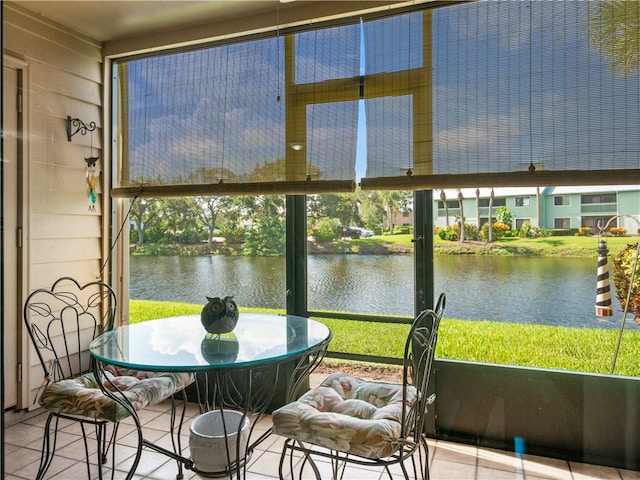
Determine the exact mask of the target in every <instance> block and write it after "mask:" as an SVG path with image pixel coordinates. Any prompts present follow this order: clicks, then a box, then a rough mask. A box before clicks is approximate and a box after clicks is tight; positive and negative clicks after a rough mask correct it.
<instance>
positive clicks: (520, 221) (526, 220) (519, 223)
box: [516, 218, 531, 230]
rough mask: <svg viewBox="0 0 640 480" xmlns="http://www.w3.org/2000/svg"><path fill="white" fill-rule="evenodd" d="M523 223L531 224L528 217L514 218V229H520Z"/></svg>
mask: <svg viewBox="0 0 640 480" xmlns="http://www.w3.org/2000/svg"><path fill="white" fill-rule="evenodd" d="M525 223H529V224H531V219H530V218H516V230H520V229H521V228H522V225H524V224H525Z"/></svg>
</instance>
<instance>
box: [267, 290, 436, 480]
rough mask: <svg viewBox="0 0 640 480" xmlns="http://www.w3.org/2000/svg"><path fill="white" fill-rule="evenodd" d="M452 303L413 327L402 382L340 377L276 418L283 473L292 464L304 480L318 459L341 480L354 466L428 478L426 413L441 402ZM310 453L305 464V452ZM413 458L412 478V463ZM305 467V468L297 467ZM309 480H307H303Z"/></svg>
mask: <svg viewBox="0 0 640 480" xmlns="http://www.w3.org/2000/svg"><path fill="white" fill-rule="evenodd" d="M445 303H446V297H445V295H444V294H441V295H440V297H439V298H438V301H437V303H436V306H435V308H434V309H433V310H425V311H423V312H421V313H420V314H419V315H418V316H417V317H416V318H415V319H414V321H413V323H412V325H411V329H410V331H409V334H408V337H407V340H406V343H405V350H404V366H403V382H402V384H391V383H382V382H371V381H366V380H362V379H360V378H357V377H351V376H348V375H344V374H342V373H340V372H337V373H334V374H332V375H330V376H329V377H328V378H327V379H325V380H324V381H323V382H322V383H321V384H320V386H318V387H316V388H313V389H311V390H310V391H308V392H307V393H305V394H304V395H302V397H300V398H299V399H298V400H297V401H294V402H292V403H289V404H287V405H285V406H283V407H281V408H279V409H277V410H276V411H274V412H273V414H272V420H273V431H274V433H277V434H280V435H283V436H285V437H287V439H286V440H285V442H284V447H283V450H282V456H281V459H280V467H279V475H280V478H281V479H282V478H285V476H284V473H283V469H284V465H285V463H286V460H287V458H288V459H289V474H290V477H287V478H292V479H293V478H296V475H295V472H296V469H297V472H298V478H303V473H304V469H305V468H306V466H307V465H309V466H310V467H311V469H312V470H313V472H314V475H315V477H316V478H317V479H320V478H321V475H320V471H319V470H318V467H317V464H316V463H315V461H314V459H313V457H324V458H328V459H330V460H331V466H332V475H333V478H334V480H337V479H338V478H342V476H343V475H344V472H345V468H346V465H347V464H348V463H352V464H357V465H373V466H376V465H377V466H380V467H384V469H385V471H386V472H387V474H388V475H389V478H393V477H392V474H391V471H390V469H389V467H390V466H392V465H398V466H399V468H400V470H401V472H402V475H403V477H404V478H405V479H407V480H408V479H409V478H412V479H418V478H422V479H428V478H429V461H428V456H429V448H428V445H427V437H426V435H425V433H424V430H425V417H426V414H427V408H428V406H429V405H430V404H432V403H433V402H434V400H435V394H429V391H428V388H429V380H430V377H431V372H432V363H433V357H434V353H435V349H436V342H437V339H438V327H439V324H440V320H441V318H442V314H443V312H444V308H445ZM296 452H301V453H302V454H303V457H302V460H300V456H299V454H298V455H296ZM408 460H410V465H411V467H412V468H411V470H412V473H411V475H410V474H409V472H408V469H407V466H406V465H405V463H406V461H408ZM297 461H300V462H301V463H300V464H299V465H296V462H297ZM304 478H307V477H304Z"/></svg>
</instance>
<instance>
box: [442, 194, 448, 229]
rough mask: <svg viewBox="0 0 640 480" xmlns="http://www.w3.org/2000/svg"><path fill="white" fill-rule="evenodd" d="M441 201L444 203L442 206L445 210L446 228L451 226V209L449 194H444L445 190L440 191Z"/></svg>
mask: <svg viewBox="0 0 640 480" xmlns="http://www.w3.org/2000/svg"><path fill="white" fill-rule="evenodd" d="M440 201H441V202H442V206H443V208H444V221H445V226H446V227H448V226H449V208H448V207H447V194H446V193H444V190H440Z"/></svg>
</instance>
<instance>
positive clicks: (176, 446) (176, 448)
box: [169, 389, 188, 480]
mask: <svg viewBox="0 0 640 480" xmlns="http://www.w3.org/2000/svg"><path fill="white" fill-rule="evenodd" d="M187 402H188V400H187V392H186V391H185V390H184V389H183V390H182V412H180V421H179V422H178V431H177V432H175V436H174V431H175V426H176V400H175V396H174V395H172V396H171V421H170V425H169V433H170V435H171V445H172V447H173V452H174V453H176V454H177V455H182V438H181V434H182V426H183V425H184V417H185V414H186V411H187ZM176 463H177V464H178V473H177V474H176V480H182V479H183V478H184V473H183V466H182V462H180V461H179V460H177V461H176Z"/></svg>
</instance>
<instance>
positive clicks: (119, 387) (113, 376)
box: [23, 277, 193, 480]
mask: <svg viewBox="0 0 640 480" xmlns="http://www.w3.org/2000/svg"><path fill="white" fill-rule="evenodd" d="M116 304H117V301H116V295H115V293H114V291H113V289H112V288H111V287H110V286H109V285H107V284H105V283H103V282H100V281H94V282H90V283H87V284H85V285H80V284H79V283H78V282H77V281H76V280H75V279H73V278H70V277H63V278H60V279H58V280H56V281H55V282H54V284H53V286H52V287H51V288H50V289H38V290H35V291H34V292H32V293H31V294H30V295H29V296H28V298H27V300H26V302H25V305H24V312H23V313H24V321H25V323H26V326H27V329H28V332H29V336H30V337H31V341H32V343H33V346H34V347H35V352H36V354H37V356H38V359H39V361H40V364H41V366H42V369H43V372H44V382H43V385H42V387H41V388H40V391H39V392H38V402H39V404H40V405H41V406H42V407H43V408H44V409H45V410H47V411H49V416H48V418H47V421H46V424H45V435H44V439H43V444H42V455H41V459H40V466H39V468H38V473H37V475H36V480H40V479H42V478H44V475H45V474H46V472H47V470H48V468H49V466H50V465H51V461H52V460H53V456H54V454H55V448H56V439H57V436H58V428H59V421H60V419H66V420H72V421H76V422H79V424H80V427H81V430H82V435H83V439H84V447H85V455H86V459H87V475H88V478H90V479H91V478H94V477H93V476H92V475H91V466H90V462H89V449H88V444H87V433H86V431H85V425H93V426H94V427H95V431H96V437H97V442H98V478H100V479H102V464H104V463H106V461H107V456H108V452H109V448H111V447H112V445H113V442H114V439H115V438H116V435H117V431H118V424H119V422H120V421H121V420H123V419H124V418H126V417H128V416H129V415H130V414H129V411H128V410H127V409H126V408H125V407H124V406H123V405H122V404H121V403H119V402H118V401H116V400H114V399H113V398H112V397H113V395H111V396H110V395H108V394H106V393H105V390H107V389H108V390H111V391H112V392H114V393H115V392H116V391H117V392H118V395H121V396H123V397H126V400H125V401H127V402H128V403H129V404H130V405H131V406H132V407H133V408H134V409H135V410H139V409H142V408H144V407H146V406H148V405H150V404H152V403H158V402H160V401H164V400H165V399H167V398H169V397H172V396H173V395H174V394H175V393H177V392H181V391H183V390H184V388H185V387H186V386H187V385H189V384H190V383H191V382H192V380H193V379H192V377H191V375H189V374H182V373H151V372H139V371H133V370H122V369H118V368H115V367H112V366H106V367H105V369H104V370H103V378H101V379H99V380H98V379H97V378H96V375H95V374H94V372H93V370H94V363H93V362H94V361H93V359H92V358H91V355H90V354H89V351H88V347H89V343H91V341H92V340H93V339H94V338H95V337H96V336H97V335H99V334H100V333H102V332H104V331H105V330H108V329H111V328H113V325H114V319H115V312H116ZM120 398H122V397H120ZM184 401H185V406H186V397H184ZM183 417H184V412H183V414H182V418H183ZM171 418H172V425H171V429H172V431H173V427H174V425H173V422H174V419H175V402H174V401H172V416H171ZM182 418H181V421H180V426H179V428H178V448H180V444H179V431H180V428H181V426H182ZM52 423H53V435H52V433H51V426H52ZM110 423H111V424H112V425H113V429H112V432H111V435H110V436H108V435H107V425H108V424H110ZM172 433H173V432H172ZM52 436H53V439H52V438H51V437H52ZM172 436H173V435H172ZM139 448H141V446H140V447H139ZM175 448H176V446H175V445H174V449H175ZM111 449H112V462H113V460H114V459H115V451H114V449H113V448H111ZM178 465H179V466H178V468H179V474H181V467H182V466H181V464H178ZM114 471H115V469H113V468H112V472H111V478H113V476H114Z"/></svg>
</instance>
